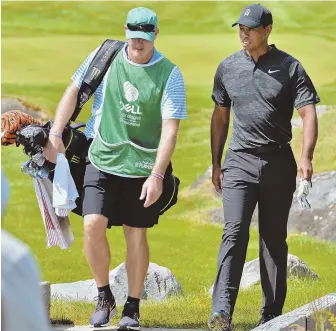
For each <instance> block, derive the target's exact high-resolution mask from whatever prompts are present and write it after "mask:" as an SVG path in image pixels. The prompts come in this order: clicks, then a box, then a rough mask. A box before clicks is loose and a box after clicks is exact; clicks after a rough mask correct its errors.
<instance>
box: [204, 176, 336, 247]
mask: <svg viewBox="0 0 336 331" xmlns="http://www.w3.org/2000/svg"><path fill="white" fill-rule="evenodd" d="M312 184H313V187H312V189H311V190H310V193H309V195H308V198H307V200H308V201H309V203H310V205H311V207H312V208H311V209H302V208H301V207H300V205H299V204H298V202H297V199H296V194H297V192H295V193H294V197H293V203H292V207H291V210H290V213H289V218H288V230H289V231H290V232H301V233H306V234H307V235H310V236H316V237H318V238H320V239H323V240H331V241H336V171H331V172H325V173H319V174H316V175H314V176H313V178H312ZM298 185H299V179H297V187H298ZM209 189H210V188H209ZM211 190H212V188H211ZM208 217H209V220H210V221H211V222H213V223H218V224H224V215H223V208H222V207H220V208H216V209H213V210H210V211H209V212H208ZM252 224H253V225H257V224H258V206H257V207H256V209H255V211H254V214H253V216H252Z"/></svg>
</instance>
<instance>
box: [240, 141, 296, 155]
mask: <svg viewBox="0 0 336 331" xmlns="http://www.w3.org/2000/svg"><path fill="white" fill-rule="evenodd" d="M289 146H290V143H289V142H288V143H286V144H283V145H278V144H270V145H264V146H260V147H253V148H245V149H240V150H236V152H245V153H250V154H267V153H272V152H276V151H278V150H280V149H282V148H286V147H289Z"/></svg>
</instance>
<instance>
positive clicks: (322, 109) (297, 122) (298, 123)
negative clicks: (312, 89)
mask: <svg viewBox="0 0 336 331" xmlns="http://www.w3.org/2000/svg"><path fill="white" fill-rule="evenodd" d="M334 109H335V108H334V106H326V105H319V106H316V113H317V117H320V116H321V115H323V114H325V113H329V112H330V111H332V110H334ZM291 123H292V128H301V127H302V119H301V117H297V118H293V119H292V120H291Z"/></svg>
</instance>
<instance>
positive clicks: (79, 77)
mask: <svg viewBox="0 0 336 331" xmlns="http://www.w3.org/2000/svg"><path fill="white" fill-rule="evenodd" d="M99 47H100V46H99ZM99 47H97V48H96V49H95V50H94V51H93V52H91V53H90V55H89V56H88V57H87V58H86V59H85V61H84V62H83V63H82V64H81V65H80V67H79V68H78V69H77V71H76V72H75V73H74V74H73V76H72V77H71V79H72V81H73V82H74V83H75V84H76V87H77V88H80V86H81V85H82V81H83V79H84V76H85V74H86V72H87V70H88V68H89V65H90V63H91V61H92V59H93V57H94V56H95V55H96V53H97V52H98V49H99Z"/></svg>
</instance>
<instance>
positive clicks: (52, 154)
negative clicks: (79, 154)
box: [43, 135, 65, 163]
mask: <svg viewBox="0 0 336 331" xmlns="http://www.w3.org/2000/svg"><path fill="white" fill-rule="evenodd" d="M58 153H62V154H65V147H64V144H63V140H62V138H61V137H57V136H52V135H49V138H48V141H47V143H46V145H45V146H44V147H43V156H44V157H45V158H46V159H47V160H48V161H50V162H52V163H56V159H57V154H58Z"/></svg>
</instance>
